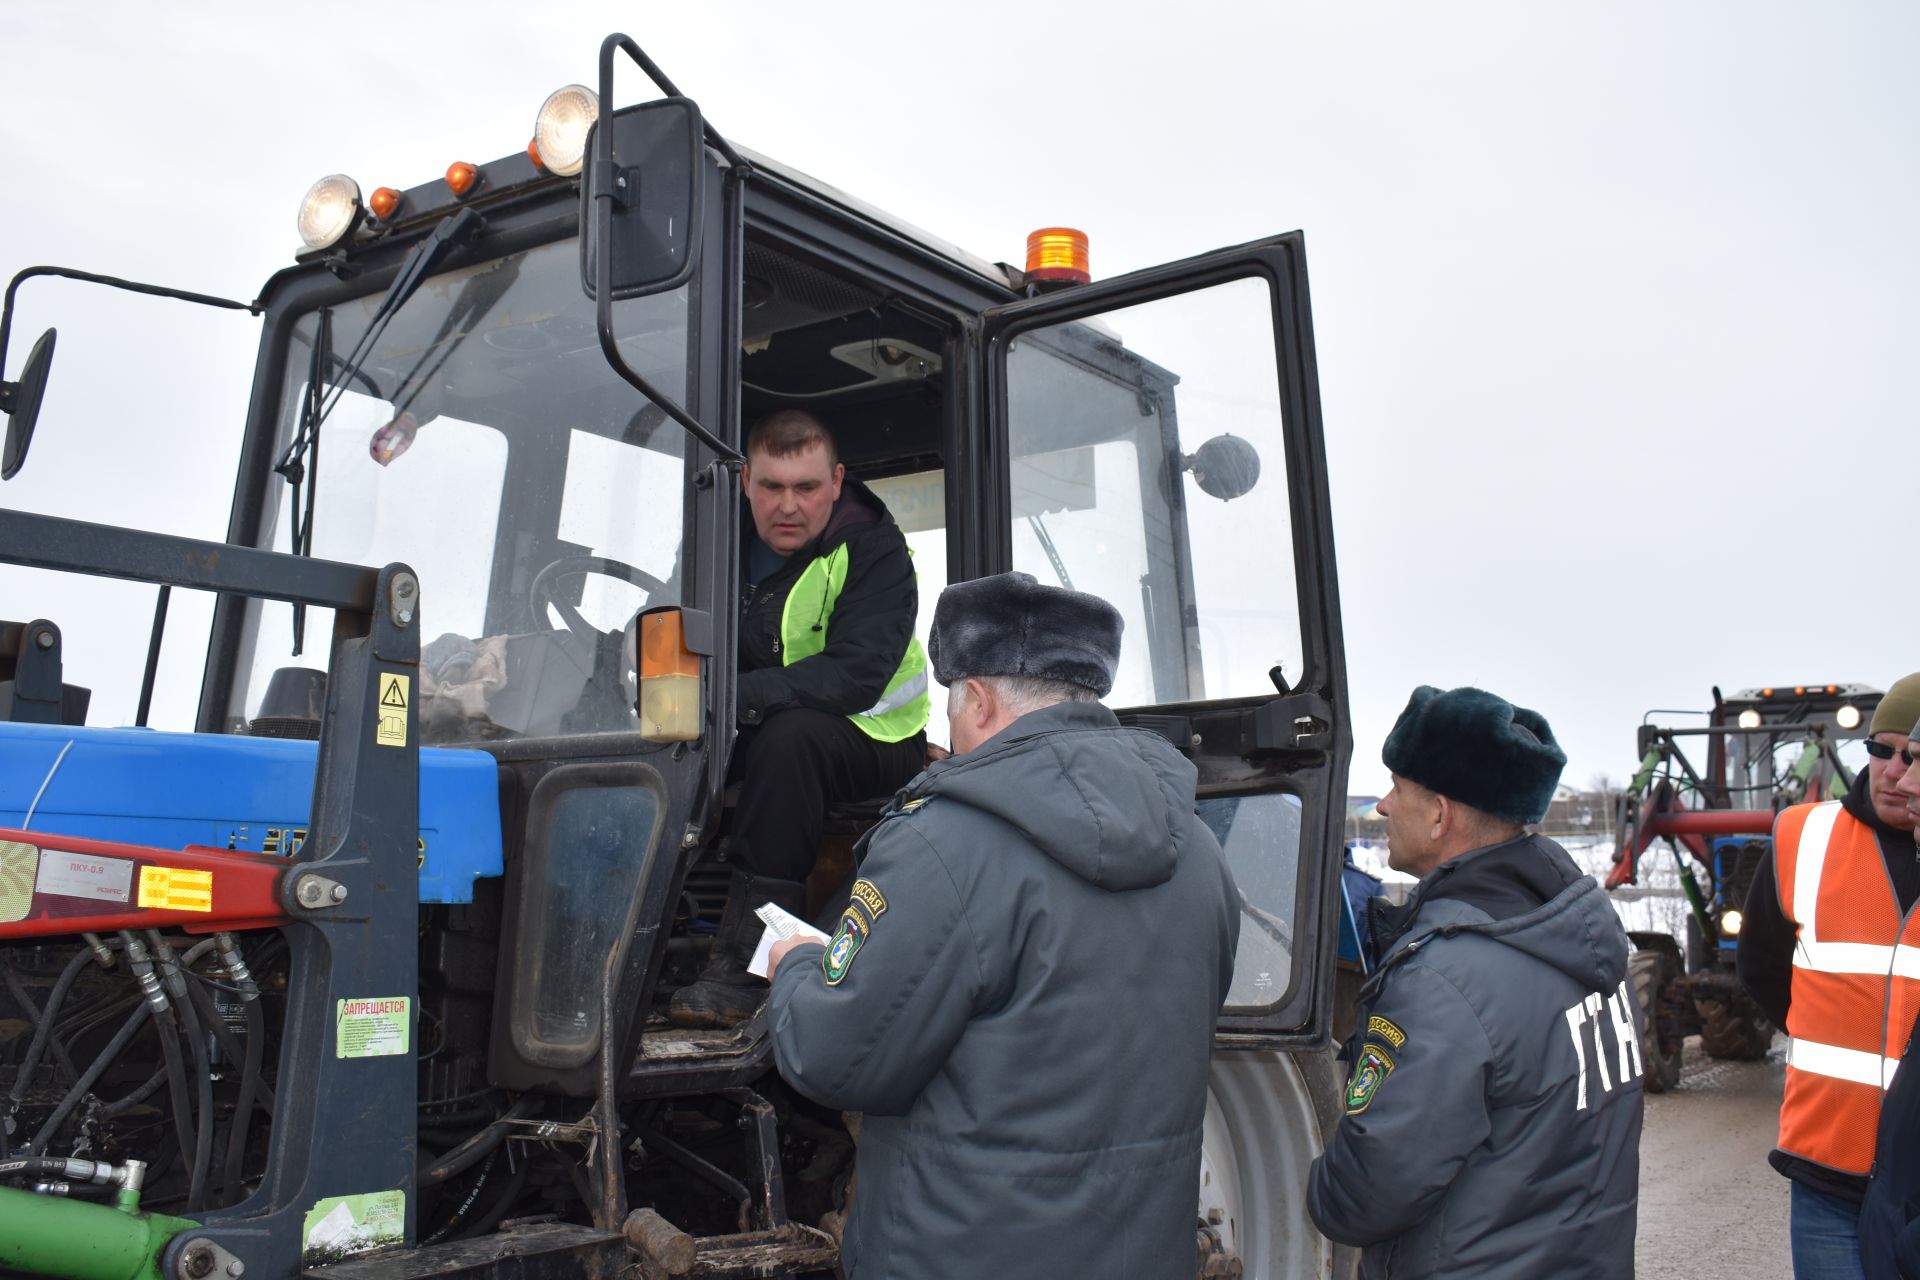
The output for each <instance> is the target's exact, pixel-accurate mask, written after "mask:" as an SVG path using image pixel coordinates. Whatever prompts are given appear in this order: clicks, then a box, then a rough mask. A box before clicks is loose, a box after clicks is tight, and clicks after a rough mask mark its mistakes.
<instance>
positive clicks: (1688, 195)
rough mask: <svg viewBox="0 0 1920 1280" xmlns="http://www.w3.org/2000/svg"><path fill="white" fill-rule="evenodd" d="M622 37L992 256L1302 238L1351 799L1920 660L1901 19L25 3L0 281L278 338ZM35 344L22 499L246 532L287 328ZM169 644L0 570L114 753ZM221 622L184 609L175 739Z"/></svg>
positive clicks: (723, 103) (769, 148) (1583, 768)
mask: <svg viewBox="0 0 1920 1280" xmlns="http://www.w3.org/2000/svg"><path fill="white" fill-rule="evenodd" d="M294 14H298V15H301V19H300V20H296V18H295V17H293V16H291V15H294ZM616 29H621V30H625V31H627V32H628V33H629V34H631V35H633V36H634V37H635V38H636V39H637V40H638V41H639V42H640V43H641V45H642V46H643V47H645V48H646V49H647V51H648V52H649V53H650V54H651V55H652V56H653V57H654V58H655V60H656V61H658V62H659V63H660V64H661V66H662V67H663V68H665V70H666V71H667V73H668V74H669V75H670V76H672V77H673V78H674V79H675V80H676V81H677V82H678V83H679V86H680V87H681V89H682V90H683V91H685V92H686V93H688V94H689V95H690V96H692V97H694V98H696V99H698V100H699V102H700V103H701V105H702V107H703V109H704V110H705V112H706V114H707V116H708V118H709V119H710V120H711V121H712V122H713V123H714V124H715V126H716V127H718V128H719V129H720V130H721V131H722V132H724V133H725V134H727V135H728V136H729V137H730V138H733V139H734V140H736V141H738V142H741V143H743V144H745V145H747V146H750V147H753V148H755V149H756V150H759V151H762V152H764V153H766V154H768V155H772V156H775V157H778V158H780V159H782V160H784V161H786V162H788V163H790V164H792V165H795V166H797V167H799V168H801V169H804V170H806V171H808V172H810V173H813V174H815V175H816V176H818V177H820V178H822V179H824V180H826V181H828V182H831V183H833V184H835V185H837V186H839V187H841V188H842V189H844V190H847V191H849V192H852V193H854V194H856V195H858V196H860V197H862V198H863V199H865V200H867V201H869V202H870V203H873V204H876V205H878V206H880V207H882V208H885V209H888V210H890V211H892V212H894V213H896V214H898V215H900V216H901V217H904V218H906V219H907V220H908V221H911V222H913V223H916V224H918V225H920V226H922V227H925V228H927V229H928V230H930V231H932V232H934V233H935V234H937V235H940V236H942V237H944V238H946V239H948V240H950V241H952V242H954V243H956V244H959V245H962V246H965V247H966V248H968V249H970V250H972V251H973V252H975V253H978V254H980V255H981V256H983V257H986V258H989V259H1007V260H1013V261H1017V260H1018V259H1019V257H1020V256H1021V254H1022V253H1023V250H1024V244H1025V237H1026V233H1027V232H1028V231H1030V230H1032V229H1033V228H1035V227H1038V226H1042V225H1049V224H1055V223H1066V224H1069V225H1074V226H1079V227H1082V228H1084V229H1085V230H1087V231H1088V232H1089V233H1090V235H1091V237H1092V245H1093V267H1094V272H1095V274H1096V275H1097V276H1110V275H1114V274H1118V273H1121V272H1124V271H1128V270H1132V269H1135V268H1140V267H1147V266H1152V265H1154V264H1157V263H1160V262H1164V261H1167V260H1169V259H1174V258H1179V257H1185V256H1188V255H1190V254H1193V253H1197V252H1201V251H1204V250H1207V249H1212V248H1216V247H1219V246H1222V245H1227V244H1233V243H1237V242H1241V241H1245V240H1251V239H1255V238H1258V237H1262V236H1266V235H1269V234H1272V233H1275V232H1280V231H1289V230H1294V229H1300V230H1303V231H1304V232H1305V233H1306V240H1307V246H1308V260H1309V263H1310V268H1311V280H1312V289H1313V308H1314V324H1315V331H1316V338H1317V342H1318V349H1319V363H1320V386H1321V397H1322V408H1323V412H1324V417H1325V422H1326V432H1327V446H1328V454H1329V457H1330V465H1331V483H1332V492H1333V503H1334V511H1335V526H1336V532H1337V538H1338V554H1339V573H1340V581H1341V589H1342V592H1343V595H1344V608H1345V625H1346V642H1347V657H1348V669H1349V675H1350V680H1351V693H1352V704H1353V720H1354V735H1355V766H1354V771H1353V777H1352V784H1351V785H1352V789H1353V790H1354V791H1355V792H1377V791H1379V790H1381V789H1383V787H1384V784H1385V774H1384V770H1383V769H1382V768H1381V767H1380V765H1379V764H1378V759H1379V747H1380V741H1381V739H1382V738H1383V737H1384V735H1385V733H1386V731H1387V729H1388V728H1389V727H1390V726H1391V725H1392V722H1393V718H1394V717H1395V715H1397V714H1398V712H1399V709H1400V707H1401V706H1402V705H1403V704H1404V703H1405V700H1406V696H1407V693H1408V691H1409V690H1410V688H1411V687H1412V686H1414V685H1416V684H1421V683H1430V684H1438V685H1443V686H1450V685H1458V684H1478V685H1482V686H1484V687H1487V688H1491V689H1493V690H1495V691H1497V692H1499V693H1502V694H1504V695H1507V696H1508V697H1511V698H1513V699H1514V700H1515V701H1518V702H1521V703H1524V704H1527V705H1531V706H1533V707H1536V708H1538V709H1539V710H1540V711H1542V712H1543V713H1544V714H1545V715H1546V716H1547V717H1548V718H1549V719H1550V720H1551V721H1552V723H1553V725H1554V727H1555V729H1556V730H1557V732H1558V734H1559V736H1560V737H1561V739H1562V740H1563V741H1564V743H1565V745H1566V747H1567V751H1568V754H1569V756H1570V757H1571V763H1570V764H1569V767H1568V772H1567V778H1568V780H1569V781H1571V782H1574V783H1576V784H1580V785H1585V784H1586V783H1587V782H1589V781H1590V780H1591V779H1592V778H1593V776H1594V775H1596V774H1599V773H1603V772H1604V773H1609V774H1612V775H1614V776H1616V777H1618V776H1620V775H1623V774H1626V773H1629V772H1631V769H1632V766H1633V764H1634V759H1633V731H1634V726H1635V725H1636V724H1637V723H1638V722H1639V720H1640V717H1641V714H1642V713H1643V712H1644V711H1645V710H1646V709H1647V708H1649V707H1702V706H1704V705H1705V704H1706V701H1707V697H1708V690H1709V688H1710V686H1712V685H1714V684H1716V683H1718V684H1720V685H1721V686H1722V687H1723V688H1726V689H1728V690H1729V691H1731V690H1732V689H1734V688H1737V687H1742V686H1747V685H1756V684H1765V683H1781V682H1784V683H1797V682H1805V681H1815V682H1823V683H1824V682H1826V681H1829V680H1858V681H1864V682H1868V683H1872V684H1876V685H1879V686H1881V687H1884V686H1885V685H1886V684H1887V683H1889V682H1890V681H1891V680H1893V679H1894V678H1895V677H1896V676H1898V675H1899V674H1901V673H1903V672H1905V671H1907V670H1910V669H1914V668H1920V626H1916V625H1915V623H1916V622H1920V608H1916V607H1915V606H1914V604H1913V599H1914V569H1913V566H1914V564H1916V563H1920V561H1916V560H1915V558H1914V557H1913V555H1912V554H1911V553H1909V554H1908V556H1907V557H1906V559H1907V567H1906V570H1905V572H1904V574H1903V572H1902V570H1901V564H1900V561H1901V551H1902V544H1903V541H1904V542H1905V543H1906V544H1907V546H1909V547H1911V544H1912V535H1911V530H1912V529H1913V527H1914V520H1913V509H1914V506H1915V499H1916V497H1920V484H1917V483H1916V479H1917V478H1920V433H1916V431H1915V429H1914V424H1915V413H1914V401H1915V394H1914V393H1915V380H1916V372H1915V371H1916V369H1917V368H1920V361H1916V359H1915V356H1914V353H1915V351H1916V350H1920V309H1917V308H1920V304H1917V303H1916V299H1920V238H1917V237H1916V234H1915V230H1914V228H1915V227H1916V225H1920V200H1917V199H1916V196H1920V76H1916V75H1915V74H1914V67H1915V66H1916V65H1920V9H1916V8H1915V7H1914V6H1912V5H1911V4H1900V3H1885V4H1855V3H1823V4H1817V5H1816V4H1811V3H1809V4H1802V5H1791V6H1790V5H1779V4H1767V3H1752V2H1750V0H1749V2H1742V3H1722V4H1682V5H1675V4H1671V3H1661V4H1607V5H1587V6H1579V7H1577V8H1576V7H1575V6H1570V5H1542V4H1535V3H1513V4H1474V3H1464V2H1462V0H1453V2H1451V3H1447V4H1443V5H1441V4H1436V5H1411V4H1409V5H1402V6H1392V7H1390V6H1386V5H1361V4H1339V3H1327V4H1315V5H1301V4H1291V3H1287V4H1266V5H1260V6H1257V7H1256V6H1239V5H1227V4H1214V3H1205V2H1200V3H1189V4H1184V5H1172V6H1169V5H1150V6H1141V5H1133V4H1114V3H1104V4H1093V3H1072V4H1067V3H1048V2H1047V0H1023V2H1022V3H1018V4H1011V3H972V4H968V5H954V6H939V7H937V6H927V5H921V6H913V5H900V4H897V3H889V4H831V3H822V4H811V5H795V4H771V3H758V2H750V3H738V4H733V5H728V6H717V5H708V4H687V5H680V6H667V5H639V4H620V5H610V4H568V3H563V2H559V0H548V2H546V3H541V4H528V5H507V4H496V3H474V2H469V3H461V4H444V5H429V4H404V5H403V4H393V3H383V4H363V3H357V2H352V0H348V2H342V0H335V3H331V4H327V5H319V6H305V7H301V8H299V9H297V10H296V9H294V8H292V7H288V6H269V5H258V4H244V5H242V4H218V3H203V4H194V5H154V4H151V3H138V4H135V3H106V2H104V0H95V2H94V3H90V4H85V5H41V6H33V5H26V4H9V5H5V6H0V49H4V50H5V51H6V54H7V59H6V73H5V76H4V77H0V144H3V149H4V154H5V155H6V157H7V170H8V177H7V181H6V183H5V188H4V190H5V194H4V195H3V196H0V273H4V274H6V275H11V273H12V272H13V271H15V270H18V269H19V268H20V267H23V266H27V265H29V264H33V263H40V262H54V263H60V264H64V265H72V266H79V267H83V268H87V269H91V270H95V271H101V272H107V273H113V274H122V275H128V276H134V277H139V278H142V279H149V280H153V281H156V282H160V283H164V284H170V285H174V286H177V287H182V288H189V289H195V290H199V291H204V292H209V293H215V294H223V295H227V296H230V297H234V298H240V299H249V298H252V297H253V296H255V294H256V293H257V292H258V290H259V289H260V287H261V285H262V284H263V282H264V281H265V279H266V278H267V276H268V275H269V274H271V273H272V272H273V271H276V270H278V269H280V268H281V267H283V266H286V265H288V264H290V263H291V261H292V251H293V249H294V247H295V245H296V244H297V240H296V237H295V234H294V229H293V217H294V211H295V208H296V206H297V204H298V202H299V199H300V197H301V195H302V194H303V192H304V191H305V190H306V188H307V186H308V184H310V183H311V182H312V181H313V180H314V179H315V178H317V177H319V176H321V175H322V174H326V173H331V172H336V171H339V172H345V173H348V174H351V175H354V176H355V177H356V178H357V179H358V180H359V182H360V184H361V186H362V188H363V189H365V190H371V189H372V188H374V187H376V186H381V185H390V186H396V187H401V188H405V187H410V186H413V185H416V184H418V183H420V182H422V181H425V180H427V179H429V178H431V177H434V176H437V175H438V174H439V173H440V172H441V171H442V170H443V169H444V168H445V167H446V165H447V164H448V163H449V162H450V161H452V160H455V159H468V160H473V161H481V160H487V159H492V158H495V157H497V156H501V155H505V154H507V153H509V152H513V151H516V150H518V149H520V148H521V147H523V146H524V145H525V143H526V139H527V137H528V135H529V133H530V131H531V125H532V119H533V114H534V111H535V110H536V109H537V108H538V106H539V104H540V102H541V100H542V99H543V98H544V97H545V96H546V94H547V93H548V92H549V91H550V90H552V89H554V88H556V87H558V86H559V85H561V84H564V83H567V82H569V81H583V82H585V81H590V80H591V79H592V78H593V75H594V59H595V54H596V51H597V48H598V45H599V41H600V38H601V37H602V36H604V35H605V34H606V33H607V32H608V31H611V30H616ZM622 85H623V95H622V96H623V97H625V98H628V99H637V98H639V97H642V96H647V93H646V91H645V89H644V87H643V84H642V82H641V80H640V78H639V77H638V76H637V75H634V76H632V77H629V78H624V79H623V81H622ZM48 325H58V326H59V328H60V346H59V356H58V359H57V360H56V362H55V366H54V377H53V382H52V386H51V389H50V391H49V393H48V396H47V401H46V407H45V410H44V412H43V414H42V418H41V435H40V438H39V439H38V441H37V442H36V446H35V450H34V455H33V458H32V461H31V463H30V465H29V467H28V469H27V471H26V472H25V473H24V474H23V475H22V476H21V477H20V478H18V479H16V480H14V481H13V482H11V483H9V484H7V485H6V486H5V487H4V488H0V503H5V504H6V505H8V506H16V507H24V508H32V509H36V510H45V511H53V512H57V513H60V514H65V515H73V516H81V517H85V518H91V519H99V520H107V521H113V522H120V523H130V524H140V525H144V526H146V527H150V528H159V529H164V530H167V531H169V532H178V533H186V534H191V535H194V536H199V537H210V538H218V537H221V536H223V535H224V532H225V527H226V506H227V495H228V491H229V489H230V486H231V484H232V478H233V467H234V462H235V451H236V449H237V445H238V438H239V428H240V426H241V420H242V417H243V415H244V412H245V408H246V402H247V396H248V389H249V387H248V378H249V369H250V366H251V363H252V359H253V348H254V344H255V342H256V341H257V338H258V325H257V322H256V321H253V320H250V319H246V318H242V317H237V316H232V315H227V314H223V313H217V312H212V311H202V310H200V309H197V308H192V307H188V306H185V305H183V304H178V303H168V302H159V301H154V300H149V299H142V298H134V297H130V296H127V295H119V294H109V293H106V292H103V291H100V290H97V289H92V288H90V287H87V286H82V285H75V284H69V283H65V282H35V283H33V284H30V285H28V286H27V287H26V288H25V290H23V293H22V301H21V306H20V310H19V314H18V316H17V317H16V328H15V334H14V347H13V350H12V351H11V352H10V353H9V357H8V363H7V370H6V373H7V376H9V377H12V376H17V373H18V368H19V364H20V362H21V361H22V360H23V359H24V358H25V354H26V349H27V347H28V345H30V344H31V342H32V340H33V338H34V336H35V335H37V334H38V333H39V331H40V330H41V329H43V328H45V327H47V326H48ZM151 608H152V592H151V591H150V590H149V589H146V588H135V587H131V586H126V587H122V586H110V585H105V584H89V585H87V586H85V587H79V586H76V585H75V583H74V581H73V580H71V579H68V580H61V579H56V578H54V577H52V576H50V575H42V574H32V573H25V572H21V571H9V570H0V617H8V618H16V619H18V618H30V617H35V616H47V617H51V618H53V619H55V620H56V621H58V622H60V623H61V624H62V625H63V627H64V628H65V630H66V633H67V652H68V662H69V672H70V676H69V678H71V679H74V680H77V681H78V682H80V683H89V684H92V685H94V686H95V687H96V688H97V689H99V690H100V695H99V700H98V703H97V708H96V714H95V716H94V717H93V719H94V722H95V723H123V722H126V721H129V720H130V719H131V717H132V703H133V691H134V690H135V689H137V686H138V677H139V662H140V654H141V651H142V649H143V647H144V643H145V636H146V631H147V627H148V623H149V619H150V616H151ZM207 613H208V610H207V609H206V608H205V607H204V606H203V605H196V604H195V603H194V602H192V601H181V602H179V603H178V605H177V607H176V609H175V614H174V621H173V624H172V628H171V630H170V633H169V635H170V638H169V643H168V646H167V649H166V655H165V671H166V675H165V680H164V685H165V687H166V688H168V689H169V690H170V691H171V694H170V696H167V697H164V698H163V700H162V703H161V708H160V710H161V714H160V715H159V716H158V717H157V721H158V722H159V723H161V724H163V725H166V726H168V727H187V726H188V724H189V723H190V720H191V706H192V698H191V696H190V694H189V693H188V690H190V689H193V688H197V684H198V669H199V663H200V660H201V658H202V656H203V652H204V626H205V619H206V617H207Z"/></svg>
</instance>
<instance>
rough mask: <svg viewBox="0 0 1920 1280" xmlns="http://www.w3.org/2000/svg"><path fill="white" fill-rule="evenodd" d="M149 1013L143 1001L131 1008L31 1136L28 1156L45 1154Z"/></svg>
mask: <svg viewBox="0 0 1920 1280" xmlns="http://www.w3.org/2000/svg"><path fill="white" fill-rule="evenodd" d="M152 1013H153V1006H152V1005H150V1004H148V1003H146V1002H145V1001H142V1002H140V1003H139V1004H137V1005H135V1006H134V1007H133V1013H132V1014H130V1015H129V1016H128V1018H127V1020H126V1021H125V1022H123V1023H121V1024H120V1029H119V1030H118V1031H116V1032H114V1033H113V1039H111V1040H109V1041H107V1044H106V1047H105V1048H103V1049H101V1050H100V1054H99V1056H98V1057H96V1058H95V1059H94V1060H93V1065H92V1066H90V1067H88V1068H87V1069H86V1070H85V1071H84V1072H82V1073H81V1075H80V1078H79V1079H77V1080H75V1081H74V1082H73V1088H71V1089H69V1090H67V1096H66V1097H64V1098H62V1099H61V1100H60V1105H59V1106H57V1107H55V1108H54V1109H53V1114H52V1115H50V1116H48V1117H47V1121H46V1123H45V1124H43V1125H41V1126H40V1132H38V1133H36V1134H34V1135H33V1142H32V1143H31V1144H29V1145H28V1147H27V1151H28V1153H29V1154H32V1155H36V1156H37V1155H40V1154H41V1153H43V1152H44V1151H46V1149H47V1143H48V1142H50V1141H51V1140H52V1139H53V1135H54V1134H55V1133H56V1132H57V1131H58V1130H59V1128H60V1126H61V1124H62V1123H63V1122H65V1120H66V1118H67V1116H68V1115H70V1114H71V1113H72V1111H73V1109H74V1108H75V1107H76V1106H78V1105H80V1099H82V1098H84V1097H86V1095H87V1090H89V1089H91V1088H93V1084H94V1081H96V1080H98V1079H99V1078H100V1076H101V1074H102V1073H103V1072H105V1071H106V1069H107V1068H108V1067H110V1066H112V1065H113V1060H114V1059H115V1058H118V1057H119V1056H120V1051H121V1050H122V1049H125V1048H126V1047H127V1042H128V1041H130V1040H132V1039H133V1034H134V1032H136V1031H138V1030H139V1029H140V1024H141V1023H143V1022H145V1021H146V1020H147V1018H148V1017H150V1016H151V1015H152Z"/></svg>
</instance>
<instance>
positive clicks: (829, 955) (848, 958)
mask: <svg viewBox="0 0 1920 1280" xmlns="http://www.w3.org/2000/svg"><path fill="white" fill-rule="evenodd" d="M861 883H862V884H864V883H866V882H865V881H862V882H861ZM857 887H858V886H856V888H857ZM867 931H868V926H867V924H866V922H865V921H864V920H862V919H861V917H860V913H859V911H857V910H855V909H854V908H853V907H852V906H849V907H848V908H847V909H846V910H845V911H843V912H842V913H841V914H840V927H839V928H838V929H835V930H834V931H833V937H832V938H831V939H829V940H828V942H827V950H826V953H825V954H824V955H822V956H821V957H820V970H821V972H822V973H825V974H826V975H827V985H828V986H830V987H837V986H839V985H840V980H841V979H842V978H844V977H846V976H847V970H848V969H849V968H851V967H852V966H853V958H854V957H855V956H857V955H859V954H860V945H861V944H862V943H864V942H865V941H866V940H867Z"/></svg>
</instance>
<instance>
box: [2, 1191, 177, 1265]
mask: <svg viewBox="0 0 1920 1280" xmlns="http://www.w3.org/2000/svg"><path fill="white" fill-rule="evenodd" d="M199 1225H200V1224H199V1223H197V1222H192V1221H190V1220H188V1219H186V1218H170V1217H168V1216H166V1215H165V1214H161V1213H144V1212H141V1211H140V1210H137V1209H135V1210H131V1211H129V1210H124V1209H117V1208H114V1207H113V1206H111V1205H105V1204H96V1203H93V1202H91V1201H87V1200H69V1199H67V1198H66V1197H64V1196H48V1195H36V1194H34V1193H33V1192H31V1191H20V1190H17V1189H15V1188H13V1187H0V1271H17V1272H22V1273H24V1274H26V1275H34V1276H58V1277H64V1278H65V1280H162V1273H161V1270H160V1251H161V1250H162V1249H163V1248H165V1247H166V1244H167V1241H169V1240H171V1239H173V1238H174V1237H175V1236H177V1235H179V1234H180V1233H181V1232H182V1231H185V1230H188V1229H189V1228H191V1227H197V1226H199Z"/></svg>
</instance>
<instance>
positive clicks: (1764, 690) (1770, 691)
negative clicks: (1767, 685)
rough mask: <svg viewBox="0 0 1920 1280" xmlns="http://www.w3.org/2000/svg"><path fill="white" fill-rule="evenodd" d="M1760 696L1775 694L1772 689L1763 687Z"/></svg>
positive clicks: (1766, 696) (1765, 696) (1768, 696)
mask: <svg viewBox="0 0 1920 1280" xmlns="http://www.w3.org/2000/svg"><path fill="white" fill-rule="evenodd" d="M1760 696H1761V697H1763V698H1771V697H1772V696H1773V690H1771V689H1762V690H1761V691H1760Z"/></svg>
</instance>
